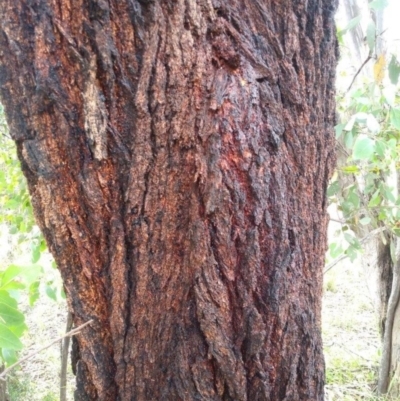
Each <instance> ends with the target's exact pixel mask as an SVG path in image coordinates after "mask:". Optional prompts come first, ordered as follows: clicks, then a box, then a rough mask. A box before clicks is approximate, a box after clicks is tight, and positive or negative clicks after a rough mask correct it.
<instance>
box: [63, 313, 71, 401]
mask: <svg viewBox="0 0 400 401" xmlns="http://www.w3.org/2000/svg"><path fill="white" fill-rule="evenodd" d="M72 323H73V322H72V313H71V312H68V315H67V327H66V330H65V332H66V333H68V332H69V331H71V329H72ZM70 339H71V337H70V336H67V337H65V338H64V339H63V341H61V372H60V401H67V368H68V350H69V343H70Z"/></svg>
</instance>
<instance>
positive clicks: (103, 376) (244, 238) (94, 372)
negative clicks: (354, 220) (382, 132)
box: [0, 0, 337, 401]
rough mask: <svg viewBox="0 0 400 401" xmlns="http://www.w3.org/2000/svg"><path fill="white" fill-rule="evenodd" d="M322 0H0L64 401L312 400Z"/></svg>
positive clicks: (326, 107) (317, 351) (331, 38)
mask: <svg viewBox="0 0 400 401" xmlns="http://www.w3.org/2000/svg"><path fill="white" fill-rule="evenodd" d="M335 9H336V4H335V1H331V0H309V1H308V2H303V1H296V0H283V1H282V0H279V1H278V0H272V1H266V0H265V1H264V0H263V1H261V0H251V1H250V0H229V1H228V0H226V1H223V0H174V1H172V0H171V1H161V0H160V1H157V0H153V1H152V0H146V1H145V0H118V1H117V0H109V1H106V0H86V1H83V0H74V1H72V0H20V1H17V2H16V1H15V0H2V1H1V2H0V17H1V21H2V22H1V27H0V79H1V98H2V101H3V103H4V106H5V110H6V113H7V118H8V123H9V126H10V132H11V135H12V137H13V139H14V140H15V142H16V144H17V147H18V153H19V157H20V159H21V162H22V169H23V171H24V173H25V175H26V177H27V179H28V183H29V190H30V192H31V195H32V202H33V206H34V209H35V214H36V218H37V221H38V223H39V225H40V227H41V229H42V231H43V233H44V235H45V238H46V240H47V243H48V246H49V248H50V250H51V252H52V253H53V255H54V257H55V259H56V261H57V264H58V266H59V269H60V271H61V274H62V277H63V280H64V283H65V288H66V293H67V296H68V301H69V305H70V309H71V311H72V312H73V315H74V324H75V325H76V326H77V325H80V324H81V323H83V322H85V321H88V320H89V319H93V320H94V323H93V324H92V325H91V326H90V327H88V328H85V330H84V331H83V332H82V334H81V335H79V337H78V338H77V344H75V346H74V349H75V350H76V349H78V354H75V357H74V361H75V369H76V375H77V390H76V393H75V399H76V400H102V401H113V400H124V401H125V400H138V401H140V400H142V401H150V400H171V401H172V400H174V401H175V400H188V401H190V400H249V401H250V400H251V401H256V400H260V401H261V400H265V401H266V400H307V401H309V400H322V399H323V384H324V362H323V355H322V345H321V336H320V307H321V288H322V267H323V265H324V253H325V249H326V225H327V215H326V199H325V190H326V186H327V182H328V180H329V177H330V174H331V171H332V167H333V163H334V135H333V125H334V119H335V113H334V109H335V103H334V78H335V67H336V58H337V50H336V49H337V46H336V37H335V27H334V20H333V15H334V12H335Z"/></svg>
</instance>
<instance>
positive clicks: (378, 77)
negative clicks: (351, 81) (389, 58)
mask: <svg viewBox="0 0 400 401" xmlns="http://www.w3.org/2000/svg"><path fill="white" fill-rule="evenodd" d="M385 65H386V58H385V54H383V53H382V54H381V55H380V56H379V57H378V60H376V62H375V64H374V78H375V82H376V83H377V84H380V83H382V81H383V78H384V76H385Z"/></svg>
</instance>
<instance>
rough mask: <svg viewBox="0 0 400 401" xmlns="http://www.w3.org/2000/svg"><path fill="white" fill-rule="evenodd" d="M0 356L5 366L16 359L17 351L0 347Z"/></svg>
mask: <svg viewBox="0 0 400 401" xmlns="http://www.w3.org/2000/svg"><path fill="white" fill-rule="evenodd" d="M1 356H2V357H3V360H4V361H5V363H6V365H7V366H10V365H12V364H13V363H15V362H17V360H18V357H17V353H16V352H15V351H14V350H12V349H8V348H3V349H1Z"/></svg>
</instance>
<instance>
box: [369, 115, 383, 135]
mask: <svg viewBox="0 0 400 401" xmlns="http://www.w3.org/2000/svg"><path fill="white" fill-rule="evenodd" d="M367 128H368V129H369V130H370V131H371V132H372V133H373V134H376V133H377V132H379V131H380V130H381V126H380V124H379V123H378V120H377V119H376V118H375V117H374V116H373V115H372V114H368V117H367Z"/></svg>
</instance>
